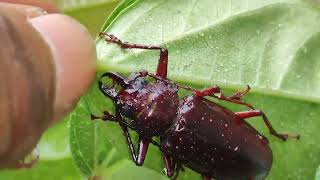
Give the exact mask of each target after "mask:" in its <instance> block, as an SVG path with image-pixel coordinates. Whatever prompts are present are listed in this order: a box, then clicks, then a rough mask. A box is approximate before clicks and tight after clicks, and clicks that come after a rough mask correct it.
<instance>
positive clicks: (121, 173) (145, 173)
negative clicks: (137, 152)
mask: <svg viewBox="0 0 320 180" xmlns="http://www.w3.org/2000/svg"><path fill="white" fill-rule="evenodd" d="M160 173H161V172H160ZM160 173H159V172H156V171H154V170H151V169H148V168H145V167H138V166H136V165H135V164H134V163H133V162H132V161H129V160H121V161H119V162H118V163H116V164H114V165H113V166H111V167H110V168H108V171H105V172H104V174H102V179H105V180H109V179H112V180H123V179H126V180H141V179H151V178H152V179H157V180H167V178H166V177H165V176H164V175H163V174H160Z"/></svg>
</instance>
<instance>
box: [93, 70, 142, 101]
mask: <svg viewBox="0 0 320 180" xmlns="http://www.w3.org/2000/svg"><path fill="white" fill-rule="evenodd" d="M143 73H144V72H143V71H142V72H138V73H132V74H131V75H130V76H129V78H128V79H126V78H124V77H122V76H121V75H119V74H117V73H112V72H106V73H104V74H103V75H102V76H101V78H100V81H99V88H100V90H101V91H102V92H103V94H104V95H105V96H107V97H109V98H110V99H112V100H113V101H117V97H118V95H119V92H121V91H124V90H128V89H131V90H133V91H134V90H138V89H142V88H144V87H145V86H146V84H147V83H148V82H147V81H146V80H145V79H144V78H143V77H141V76H144V75H143ZM104 77H109V78H110V79H111V80H112V81H113V83H112V86H107V85H105V84H104V83H103V81H102V79H103V78H104ZM115 84H118V85H119V86H120V91H117V89H116V88H115V86H114V85H115ZM129 91H130V90H129Z"/></svg>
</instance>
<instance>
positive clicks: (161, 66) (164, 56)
mask: <svg viewBox="0 0 320 180" xmlns="http://www.w3.org/2000/svg"><path fill="white" fill-rule="evenodd" d="M99 35H100V37H104V38H105V40H106V41H107V42H110V43H115V44H118V45H119V46H120V47H121V48H123V49H147V50H160V58H159V62H158V67H157V72H156V75H157V76H159V77H161V78H166V77H167V70H168V50H167V49H166V48H163V47H161V46H148V45H142V44H134V43H129V42H122V41H121V40H120V39H119V38H117V37H116V36H114V35H112V34H107V33H104V32H100V34H99Z"/></svg>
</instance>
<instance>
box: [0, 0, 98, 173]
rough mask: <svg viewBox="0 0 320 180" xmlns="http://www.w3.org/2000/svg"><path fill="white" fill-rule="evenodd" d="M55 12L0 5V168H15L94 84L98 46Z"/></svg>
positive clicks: (40, 4)
mask: <svg viewBox="0 0 320 180" xmlns="http://www.w3.org/2000/svg"><path fill="white" fill-rule="evenodd" d="M5 1H6V2H10V3H4V2H5ZM13 3H16V4H13ZM21 4H27V5H28V6H26V5H21ZM30 5H36V6H38V7H35V6H30ZM39 7H42V8H39ZM43 8H45V10H44V9H43ZM46 10H47V11H46ZM57 12H58V9H57V8H56V7H55V6H54V4H53V3H51V2H49V1H39V0H34V1H32V0H26V1H21V0H15V1H14V0H2V1H1V2H0V38H1V41H0V79H1V80H0V81H1V88H0V114H1V119H0V167H1V168H7V167H15V166H16V164H17V163H18V162H19V160H21V159H23V158H24V157H25V155H27V154H28V153H30V152H31V151H32V149H33V148H34V147H35V146H36V144H37V142H38V140H39V138H40V137H41V134H42V133H43V132H44V131H45V130H46V129H47V128H48V127H49V126H51V125H53V124H54V123H55V122H57V121H58V120H60V119H62V118H63V117H64V116H66V115H67V114H68V113H69V112H70V111H71V110H72V109H73V108H74V106H75V104H76V103H77V101H78V99H79V97H80V96H81V95H82V94H84V93H85V91H86V90H87V88H88V87H89V86H90V85H91V83H92V81H93V79H94V76H95V60H96V53H95V46H94V41H93V40H92V38H91V37H90V35H89V33H88V32H87V30H86V29H85V28H84V27H83V26H82V25H81V24H79V23H78V22H76V21H75V20H73V19H72V18H70V17H68V16H65V15H62V14H57ZM48 13H49V14H48ZM50 13H52V14H50Z"/></svg>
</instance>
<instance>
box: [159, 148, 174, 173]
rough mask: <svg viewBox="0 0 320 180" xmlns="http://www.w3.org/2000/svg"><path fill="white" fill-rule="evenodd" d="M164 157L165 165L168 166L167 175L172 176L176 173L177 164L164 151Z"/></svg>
mask: <svg viewBox="0 0 320 180" xmlns="http://www.w3.org/2000/svg"><path fill="white" fill-rule="evenodd" d="M162 158H163V162H164V166H165V168H166V175H167V176H168V177H169V178H171V177H172V176H173V175H174V166H175V165H174V164H173V163H172V160H171V157H170V156H168V155H166V154H164V153H163V154H162Z"/></svg>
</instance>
